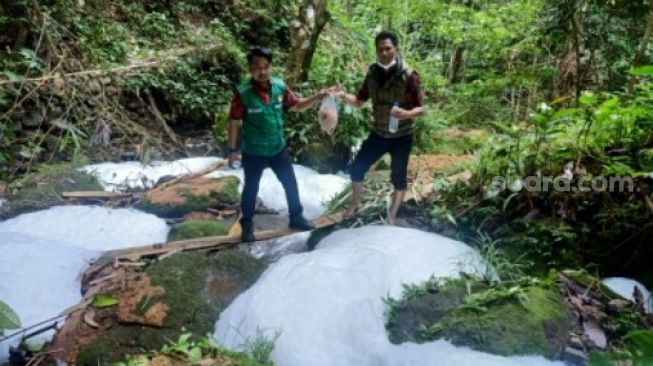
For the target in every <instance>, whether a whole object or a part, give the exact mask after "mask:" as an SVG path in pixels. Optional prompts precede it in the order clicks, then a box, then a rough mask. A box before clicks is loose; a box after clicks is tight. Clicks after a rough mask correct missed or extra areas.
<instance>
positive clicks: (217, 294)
mask: <svg viewBox="0 0 653 366" xmlns="http://www.w3.org/2000/svg"><path fill="white" fill-rule="evenodd" d="M264 269H265V265H264V264H263V263H262V262H261V261H259V260H257V259H254V258H252V257H250V256H248V255H246V254H243V253H241V252H238V251H236V250H225V251H221V252H218V253H217V254H216V255H212V256H207V255H206V254H203V253H180V254H177V255H174V256H172V257H170V258H167V259H165V260H163V261H161V262H156V263H154V264H153V265H151V266H150V267H148V268H147V270H146V271H145V273H146V274H148V275H149V276H151V278H152V284H153V285H155V286H156V285H159V286H163V287H164V288H165V294H163V295H162V296H159V297H153V298H151V299H150V300H149V304H154V303H156V302H159V301H162V302H164V303H165V304H166V305H167V306H168V307H169V309H168V314H167V316H166V319H165V321H164V325H163V327H162V328H158V329H157V328H151V327H143V326H136V325H131V326H129V325H116V326H114V327H112V328H110V329H109V330H107V331H105V332H104V333H102V334H101V335H100V336H99V337H98V338H97V339H96V340H95V341H94V342H93V343H92V344H90V345H88V346H86V347H84V348H83V349H82V350H80V353H79V354H78V357H77V364H78V365H93V366H95V365H107V364H110V363H113V362H117V361H119V360H121V359H123V358H124V356H125V355H126V354H134V353H139V352H140V351H142V350H143V349H146V350H155V349H160V348H161V346H163V345H164V344H165V343H167V342H168V341H170V340H176V339H179V336H180V335H181V334H182V333H192V334H194V335H205V334H207V333H210V332H212V331H213V327H214V325H215V322H216V321H217V320H218V316H219V314H220V312H221V311H222V310H224V309H225V308H226V307H227V306H228V305H229V304H230V303H231V301H233V299H234V298H235V297H236V296H238V295H239V294H240V293H241V292H243V291H244V290H245V289H247V288H248V287H249V286H250V285H252V284H253V283H254V282H255V281H256V279H257V278H258V276H259V275H260V274H261V273H262V272H263V270H264ZM144 302H145V300H143V301H142V302H141V304H139V305H142V307H143V308H144V311H146V310H147V309H146V308H147V306H148V305H147V304H145V303H144Z"/></svg>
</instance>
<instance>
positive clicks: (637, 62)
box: [628, 0, 653, 92]
mask: <svg viewBox="0 0 653 366" xmlns="http://www.w3.org/2000/svg"><path fill="white" fill-rule="evenodd" d="M651 34H653V0H649V2H648V21H647V22H646V30H645V31H644V36H643V37H642V41H641V42H640V43H639V50H637V55H635V59H634V60H633V67H637V66H641V65H642V63H643V61H644V54H646V48H647V46H648V43H649V42H650V41H651ZM636 84H637V77H636V76H635V75H632V76H631V77H630V83H629V84H628V90H629V91H631V92H632V91H633V89H635V85H636Z"/></svg>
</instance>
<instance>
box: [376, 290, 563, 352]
mask: <svg viewBox="0 0 653 366" xmlns="http://www.w3.org/2000/svg"><path fill="white" fill-rule="evenodd" d="M468 285H469V282H467V283H465V282H464V281H454V282H451V283H448V284H447V285H445V286H443V287H441V288H439V289H438V290H437V291H436V292H434V293H428V294H426V295H423V296H418V297H415V298H414V299H411V300H409V301H406V302H405V304H401V305H399V306H397V309H395V310H393V311H392V312H391V314H392V317H391V319H390V321H389V323H388V329H389V331H390V339H391V341H393V342H395V343H399V342H404V341H415V342H426V341H431V340H436V339H442V338H444V339H447V340H449V341H451V342H452V343H453V344H455V345H458V346H467V347H470V348H472V349H475V350H478V351H482V352H489V353H493V354H498V355H504V356H511V355H527V354H539V355H543V356H546V357H549V358H555V357H558V356H559V355H560V354H561V353H562V351H563V350H564V347H565V345H566V343H567V338H568V336H569V333H570V332H571V331H573V330H574V329H575V327H576V320H575V317H574V316H573V314H572V312H571V310H570V309H569V307H568V306H567V304H566V302H565V299H564V297H563V296H562V294H560V293H559V291H558V290H557V289H552V290H551V289H545V288H541V287H536V286H530V287H526V288H524V289H523V292H522V293H521V295H515V296H513V297H510V298H505V299H502V300H498V301H496V302H492V303H490V304H489V305H487V307H486V308H484V309H479V308H474V307H470V306H465V304H464V302H465V298H466V297H467V296H468V293H469V288H468V287H467V286H468ZM483 288H485V290H487V289H489V287H487V286H484V285H482V284H479V283H476V284H472V287H471V289H472V290H471V292H472V293H479V291H480V292H483V291H485V290H484V289H483Z"/></svg>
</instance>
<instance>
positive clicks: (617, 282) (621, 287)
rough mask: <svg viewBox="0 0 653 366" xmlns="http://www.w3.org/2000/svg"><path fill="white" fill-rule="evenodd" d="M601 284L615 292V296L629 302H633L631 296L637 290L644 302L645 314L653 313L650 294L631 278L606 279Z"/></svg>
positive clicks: (652, 302)
mask: <svg viewBox="0 0 653 366" xmlns="http://www.w3.org/2000/svg"><path fill="white" fill-rule="evenodd" d="M602 282H603V284H604V285H606V286H608V288H610V290H612V291H614V292H616V293H617V295H619V296H621V297H623V298H624V299H629V300H631V301H635V297H634V296H633V291H634V290H635V287H637V288H639V290H640V291H641V292H642V295H643V296H644V301H645V302H646V312H647V313H653V299H651V293H650V291H649V290H647V289H646V287H645V286H644V285H642V284H641V283H639V282H637V281H636V280H633V279H632V278H625V277H607V278H604V279H603V281H602Z"/></svg>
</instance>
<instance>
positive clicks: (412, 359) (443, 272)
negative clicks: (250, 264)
mask: <svg viewBox="0 0 653 366" xmlns="http://www.w3.org/2000/svg"><path fill="white" fill-rule="evenodd" d="M461 270H462V271H467V272H470V271H471V272H477V273H482V272H483V265H482V263H481V260H480V258H479V256H478V254H477V253H476V252H475V251H474V250H473V249H471V248H470V247H469V246H467V245H465V244H463V243H461V242H457V241H454V240H451V239H448V238H445V237H442V236H440V235H436V234H431V233H425V232H421V231H418V230H414V229H402V228H396V227H363V228H359V229H347V230H340V231H337V232H335V233H333V234H331V235H329V236H328V237H326V238H325V239H323V240H322V241H321V242H320V244H319V245H318V247H317V248H316V250H314V251H312V252H308V253H301V254H291V255H288V256H285V257H283V258H281V259H280V260H279V261H278V262H277V263H275V264H272V265H271V266H270V267H269V268H268V269H267V270H266V271H265V272H264V273H263V275H262V276H261V277H260V279H259V280H258V281H257V282H256V283H255V284H254V285H253V286H252V287H251V288H250V289H248V290H247V291H246V292H244V293H243V294H241V295H240V296H239V297H238V298H237V299H236V300H235V301H234V302H233V303H232V304H231V305H230V306H229V307H228V308H227V309H226V310H225V311H224V312H223V313H222V314H221V315H220V319H219V321H218V322H217V323H216V328H215V334H214V336H215V337H216V339H217V340H218V341H220V342H222V343H224V345H226V346H227V347H230V348H238V347H239V346H240V345H241V344H243V343H244V342H245V340H246V339H247V338H252V337H255V336H256V334H257V329H262V330H263V331H264V334H266V335H268V336H271V335H272V334H273V333H274V332H275V331H276V330H280V331H281V332H282V333H281V336H280V337H279V339H278V340H277V341H276V346H275V350H274V352H273V353H272V360H273V362H274V363H275V365H278V366H295V365H297V366H300V365H301V366H304V365H311V366H321V365H324V366H331V365H341V366H367V365H369V366H379V365H457V366H458V365H460V366H465V365H473V366H490V365H491V366H494V365H515V366H517V365H519V366H530V365H538V366H539V365H561V363H555V362H551V361H547V360H545V359H544V358H542V357H500V356H495V355H489V354H485V353H481V352H476V351H472V350H469V349H467V348H457V347H454V346H452V345H451V344H449V343H447V342H442V341H440V342H432V343H427V344H422V345H416V344H409V343H407V344H402V345H399V346H398V345H392V344H390V343H389V341H388V337H387V334H386V330H385V327H384V321H385V320H384V316H383V313H384V310H385V305H384V303H383V301H382V298H383V297H385V296H386V295H388V294H390V295H391V296H393V297H395V298H396V297H399V296H400V295H401V289H402V286H401V285H402V283H419V282H421V281H424V280H426V279H428V278H429V277H430V276H431V275H435V276H436V277H455V276H458V274H459V271H461Z"/></svg>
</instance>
